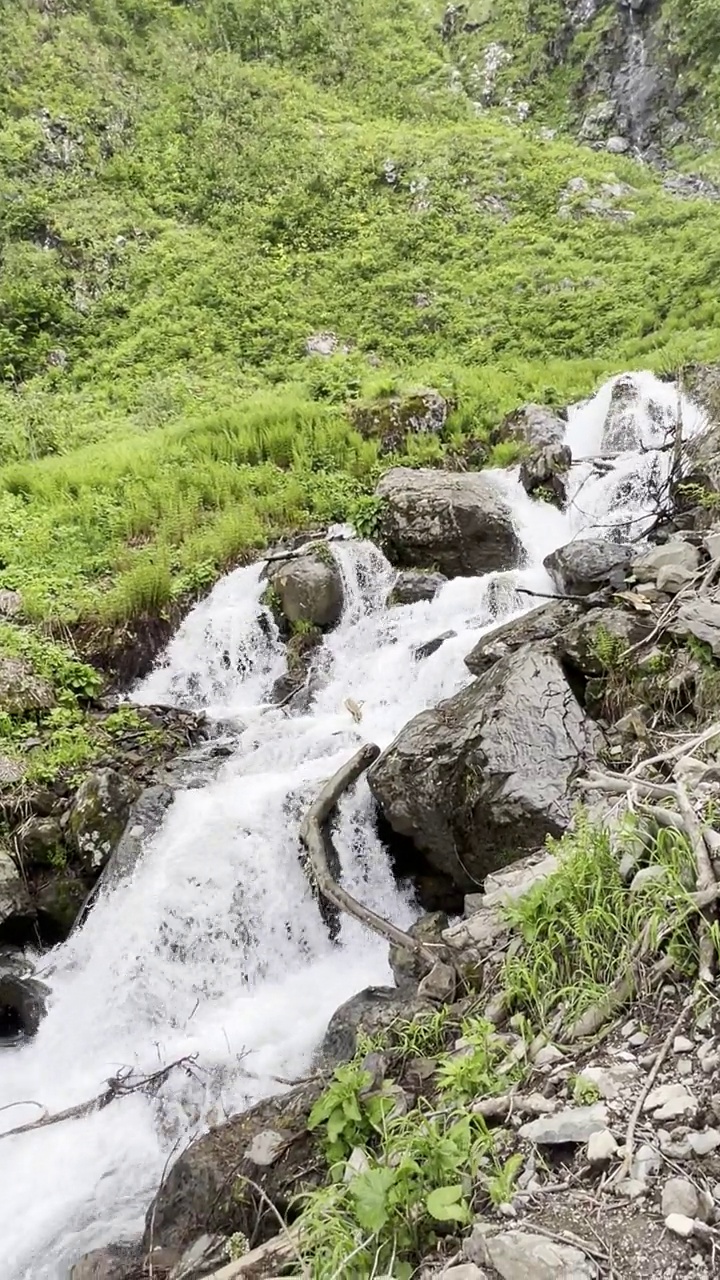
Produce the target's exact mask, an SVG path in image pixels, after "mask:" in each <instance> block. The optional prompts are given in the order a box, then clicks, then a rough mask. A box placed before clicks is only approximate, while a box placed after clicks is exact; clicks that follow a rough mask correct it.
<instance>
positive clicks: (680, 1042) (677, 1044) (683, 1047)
mask: <svg viewBox="0 0 720 1280" xmlns="http://www.w3.org/2000/svg"><path fill="white" fill-rule="evenodd" d="M694 1048H695V1046H694V1044H693V1042H692V1040H688V1038H687V1036H676V1037H675V1039H674V1040H673V1053H692V1051H693V1049H694Z"/></svg>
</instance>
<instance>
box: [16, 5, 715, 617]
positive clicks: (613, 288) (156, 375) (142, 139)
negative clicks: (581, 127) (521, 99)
mask: <svg viewBox="0 0 720 1280" xmlns="http://www.w3.org/2000/svg"><path fill="white" fill-rule="evenodd" d="M711 7H712V6H711ZM531 9H532V10H533V11H534V10H536V9H537V10H538V13H539V12H540V10H542V15H543V17H542V22H543V23H544V24H545V25H544V26H543V25H542V23H541V24H540V34H539V35H538V36H537V39H536V38H535V37H533V40H530V41H527V42H526V44H527V48H525V50H524V52H525V54H526V55H527V58H526V61H525V62H522V65H521V64H520V63H519V62H518V59H517V58H516V59H515V61H514V62H513V63H512V66H513V76H514V77H515V79H514V82H513V83H514V84H515V85H516V86H517V85H518V84H519V83H520V82H521V81H522V83H524V84H525V85H526V87H527V90H528V94H529V95H530V96H532V95H533V94H535V97H534V98H533V102H534V104H535V106H534V109H533V111H532V112H531V114H530V116H529V117H528V119H527V120H526V121H525V122H524V123H523V122H522V121H520V120H519V118H518V115H519V114H521V113H518V112H513V111H509V110H508V109H507V107H503V106H502V105H498V106H489V107H487V108H486V107H483V106H482V105H481V104H480V103H479V102H478V100H477V94H474V93H473V91H472V85H471V84H469V82H468V74H467V45H466V44H464V43H463V40H465V39H467V40H470V39H471V40H473V41H475V42H476V43H477V42H478V41H482V40H483V39H485V36H484V35H483V29H482V23H481V25H480V29H479V30H477V31H475V32H474V33H473V34H472V35H471V36H468V37H467V38H465V37H463V38H462V39H461V38H459V37H458V38H453V39H450V40H447V39H446V40H443V38H442V35H441V25H442V16H443V15H442V8H441V7H439V6H432V5H430V6H428V5H425V4H423V3H421V0H401V2H400V3H398V4H394V5H390V4H388V3H386V0H364V2H361V3H357V2H354V3H351V2H350V0H312V3H311V2H310V0H278V2H276V0H273V3H270V2H269V0H260V2H258V0H185V2H184V3H181V2H180V0H177V2H176V3H171V0H5V4H4V5H3V6H2V26H1V28H0V32H1V33H0V126H1V127H0V175H1V176H0V184H1V185H0V197H1V198H0V237H1V239H0V253H1V255H2V271H1V273H0V370H1V371H2V378H3V382H2V390H1V391H0V463H1V464H2V465H0V566H2V567H1V568H0V587H2V588H13V589H17V590H19V591H20V592H21V594H22V597H23V609H24V612H25V615H26V617H28V618H29V619H33V620H36V621H39V620H42V621H44V622H50V623H52V624H53V625H54V626H56V627H64V626H66V625H70V627H71V628H74V629H76V630H77V628H78V627H79V628H80V631H81V632H82V633H83V634H85V633H86V632H87V630H88V628H89V629H90V630H92V628H93V626H95V625H97V626H100V625H104V626H107V625H109V624H115V623H117V622H121V621H122V620H124V619H127V618H130V617H135V616H138V615H142V614H143V613H144V612H147V611H150V612H157V611H158V610H161V609H163V608H164V607H166V606H168V605H169V604H170V603H171V602H172V601H173V600H182V601H187V600H189V599H190V598H192V596H193V594H195V593H196V592H197V591H198V590H201V589H204V588H205V587H206V586H207V584H208V583H209V582H211V581H212V580H213V579H214V578H215V577H216V576H217V574H218V573H219V572H221V571H222V569H223V568H224V567H226V566H227V565H229V564H232V563H235V562H237V561H238V560H239V559H241V558H242V557H243V556H244V555H247V554H248V553H250V552H252V550H253V549H254V548H257V547H258V546H261V545H262V544H263V543H264V542H266V541H267V540H268V539H269V538H271V537H273V536H275V535H277V534H278V533H279V532H281V531H283V530H286V529H288V528H300V527H303V526H306V525H308V524H312V523H314V522H318V521H326V520H334V519H340V518H343V517H345V516H348V515H352V514H353V513H354V512H355V511H357V509H358V506H357V504H358V501H359V500H360V501H361V500H362V498H363V496H364V495H365V494H367V493H369V492H370V491H371V489H372V486H373V485H374V483H375V481H376V478H377V474H378V470H379V466H380V463H379V460H378V452H377V447H376V444H375V442H374V441H368V440H363V439H361V437H360V436H359V435H358V434H357V433H356V432H355V431H354V430H353V428H352V424H351V416H350V412H349V409H348V405H349V404H350V403H351V402H352V401H353V400H354V399H355V400H356V399H358V398H360V399H367V398H375V397H378V396H383V395H387V394H388V393H389V392H392V391H395V390H402V389H403V388H408V389H409V388H413V387H418V386H434V387H437V388H438V389H439V390H440V391H441V392H443V393H445V394H448V395H450V396H451V397H452V399H453V401H454V403H455V405H456V408H455V411H454V413H453V414H452V416H451V418H450V421H449V424H448V428H447V432H446V439H445V441H444V442H443V444H444V445H445V446H447V445H449V446H451V447H452V448H453V449H454V450H462V449H463V447H464V446H465V444H466V443H467V440H468V438H472V437H475V438H480V439H482V438H483V437H484V436H485V435H486V433H487V430H488V428H489V427H491V426H493V425H496V424H497V423H498V421H499V420H500V419H501V418H502V415H503V414H504V413H505V412H507V411H508V410H509V409H511V408H512V407H514V406H515V405H517V404H519V403H521V402H523V401H525V400H528V399H534V400H541V401H545V402H550V403H558V404H560V403H565V402H567V401H568V400H569V399H571V398H573V397H577V396H579V395H582V394H584V393H586V392H588V391H589V390H591V389H592V388H593V387H594V386H595V385H596V383H597V381H598V380H599V379H600V378H601V377H602V376H604V375H605V374H607V373H608V372H612V371H615V370H618V369H620V368H623V367H627V366H637V365H643V366H649V367H654V368H657V369H660V370H667V371H673V370H674V369H676V368H677V367H678V365H679V364H681V363H682V362H683V361H684V360H687V359H690V358H693V359H697V358H703V357H710V356H717V355H719V354H720V296H719V295H718V292H717V287H716V285H717V279H718V272H719V267H720V206H718V205H716V204H714V203H712V202H710V201H708V200H705V199H698V200H679V199H677V198H675V197H673V196H670V195H668V194H666V193H665V192H664V191H663V190H662V187H661V179H660V176H659V175H658V174H657V173H656V172H655V171H654V170H653V169H652V168H650V167H649V166H642V165H639V164H636V163H634V162H633V161H631V160H629V159H627V158H625V157H623V156H618V155H610V154H607V153H605V152H598V151H592V150H590V149H589V148H588V147H582V146H580V145H578V143H577V142H575V141H574V140H573V138H572V137H571V136H570V134H569V133H568V134H566V135H563V134H562V131H561V132H560V133H558V134H557V136H555V137H554V138H550V137H549V134H548V131H547V129H545V127H544V124H545V121H546V119H547V120H548V121H551V122H553V123H555V124H556V125H557V124H560V125H562V124H563V123H564V124H565V125H566V126H567V128H568V129H569V128H570V120H571V114H572V113H571V112H570V110H569V108H568V112H567V113H566V115H567V119H566V120H565V121H564V122H563V120H562V119H559V118H556V117H557V111H556V108H557V104H558V102H560V101H561V100H563V99H562V95H563V92H564V89H563V86H564V85H565V82H564V81H563V80H562V76H563V75H565V74H566V72H567V69H565V70H563V68H559V69H558V68H557V67H556V68H555V70H552V68H550V67H549V64H548V59H547V56H546V51H545V52H543V51H544V50H545V44H543V40H545V39H546V37H545V36H544V35H543V34H542V33H543V32H546V31H547V30H549V29H550V28H551V27H552V26H553V24H554V23H555V21H556V16H557V14H556V11H557V9H558V5H557V3H547V4H545V5H543V6H540V7H539V9H538V6H531ZM531 9H527V4H523V3H522V2H521V0H504V3H503V4H502V5H500V6H498V7H497V8H493V10H492V13H490V15H489V16H487V15H486V16H485V18H484V19H483V21H486V22H487V23H490V26H491V27H492V28H493V31H494V29H495V26H497V24H498V23H501V22H502V23H505V24H506V27H507V33H508V34H507V38H508V39H509V40H510V41H512V40H513V39H515V38H516V37H517V32H518V30H519V29H520V28H518V22H520V23H522V22H523V21H525V20H526V19H527V21H532V22H535V25H536V26H537V21H536V19H537V14H536V13H534V12H532V11H531ZM526 10H527V12H526ZM538 20H539V19H538ZM491 36H492V31H490V27H488V36H487V39H488V40H489V39H490V38H491ZM486 47H487V42H486ZM543 75H545V77H546V78H545V80H543ZM553 77H554V78H553ZM543 85H544V89H543V92H541V91H540V88H539V87H538V86H543ZM565 87H566V88H567V86H566V85H565ZM545 91H546V92H545ZM568 92H569V90H568ZM543 94H545V97H546V98H547V103H546V104H545V107H546V110H545V108H544V107H543V101H544V98H543ZM565 101H567V102H568V103H569V102H570V98H569V97H567V95H566V98H565ZM548 104H550V105H548ZM544 111H545V114H543V112H544ZM551 117H552V120H551ZM578 179H582V181H578ZM323 332H332V333H333V334H334V335H336V337H337V344H338V351H337V353H336V354H335V355H333V356H332V357H330V358H328V357H324V356H318V355H308V354H307V352H306V345H305V344H306V341H307V339H308V338H310V337H311V336H312V335H313V334H317V333H323ZM441 447H442V446H441V445H440V444H438V443H437V442H430V443H428V442H427V441H425V442H424V444H423V442H418V443H416V447H415V448H414V450H413V453H412V455H411V460H413V461H422V460H433V458H435V457H437V456H438V454H439V453H440V451H441ZM388 461H389V459H387V458H384V459H383V460H382V465H387V464H388ZM83 629H84V630H83Z"/></svg>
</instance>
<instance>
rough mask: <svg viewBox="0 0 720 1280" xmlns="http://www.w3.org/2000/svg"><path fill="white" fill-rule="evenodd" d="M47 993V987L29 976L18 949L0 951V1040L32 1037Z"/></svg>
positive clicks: (29, 971)
mask: <svg viewBox="0 0 720 1280" xmlns="http://www.w3.org/2000/svg"><path fill="white" fill-rule="evenodd" d="M47 996H48V988H47V987H46V986H45V984H44V983H42V982H40V981H39V980H38V979H37V978H34V977H33V976H32V971H31V969H30V966H29V965H28V964H27V962H26V960H25V957H24V956H23V954H22V952H17V953H13V952H3V953H0V1041H3V1040H4V1041H6V1042H7V1041H13V1042H14V1041H15V1040H18V1039H22V1038H23V1037H25V1036H34V1035H35V1032H36V1031H37V1029H38V1027H39V1026H40V1023H41V1021H42V1019H43V1017H44V1016H45V1011H46V1000H47Z"/></svg>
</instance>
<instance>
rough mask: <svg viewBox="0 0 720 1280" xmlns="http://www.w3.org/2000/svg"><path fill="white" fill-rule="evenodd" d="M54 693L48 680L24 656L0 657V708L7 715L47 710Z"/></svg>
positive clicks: (50, 705)
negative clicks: (37, 672)
mask: <svg viewBox="0 0 720 1280" xmlns="http://www.w3.org/2000/svg"><path fill="white" fill-rule="evenodd" d="M54 703H55V694H54V693H53V688H52V685H51V684H50V682H49V681H48V680H45V679H44V678H43V677H42V676H39V675H37V674H36V672H35V671H34V670H33V667H32V665H31V663H29V662H26V661H25V659H24V658H0V708H2V710H3V711H5V712H6V713H7V715H9V716H25V715H29V714H31V713H32V712H37V711H49V709H50V708H51V707H52V706H53V705H54Z"/></svg>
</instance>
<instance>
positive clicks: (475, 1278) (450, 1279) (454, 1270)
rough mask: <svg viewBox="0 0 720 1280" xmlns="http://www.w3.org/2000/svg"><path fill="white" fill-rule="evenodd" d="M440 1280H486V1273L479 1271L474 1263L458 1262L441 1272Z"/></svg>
mask: <svg viewBox="0 0 720 1280" xmlns="http://www.w3.org/2000/svg"><path fill="white" fill-rule="evenodd" d="M442 1280H488V1274H487V1271H481V1270H480V1268H479V1267H478V1266H476V1264H475V1263H474V1262H460V1263H458V1265H457V1266H455V1267H447V1268H446V1269H445V1270H444V1271H443V1272H442Z"/></svg>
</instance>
